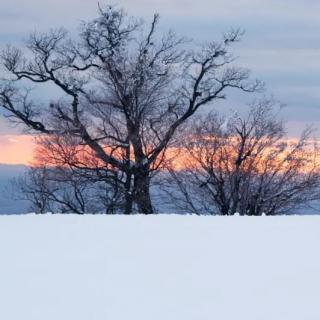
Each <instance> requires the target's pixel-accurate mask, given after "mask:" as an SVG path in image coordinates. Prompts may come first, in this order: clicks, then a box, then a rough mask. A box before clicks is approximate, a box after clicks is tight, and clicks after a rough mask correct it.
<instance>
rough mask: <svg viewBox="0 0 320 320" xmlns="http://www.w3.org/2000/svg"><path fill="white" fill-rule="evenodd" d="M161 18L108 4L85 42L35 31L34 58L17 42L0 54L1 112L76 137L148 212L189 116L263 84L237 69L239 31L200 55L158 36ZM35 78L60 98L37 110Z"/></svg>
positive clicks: (85, 29)
mask: <svg viewBox="0 0 320 320" xmlns="http://www.w3.org/2000/svg"><path fill="white" fill-rule="evenodd" d="M158 20H159V17H158V15H155V16H154V19H153V21H152V23H151V26H150V28H148V29H147V30H146V28H145V25H144V24H143V23H142V22H141V21H140V20H136V19H133V18H127V17H126V15H125V13H124V12H123V11H122V10H118V9H116V8H114V7H109V6H108V7H106V8H99V16H98V18H96V19H94V20H93V21H90V22H88V23H83V24H82V26H81V31H80V34H79V38H78V39H77V40H72V39H70V38H68V35H67V32H66V31H65V30H64V29H58V30H52V31H50V32H48V33H44V34H39V33H34V34H32V35H31V37H30V38H29V41H28V43H27V48H28V49H29V50H30V51H31V58H26V57H24V55H23V53H22V52H21V51H20V50H18V49H16V48H13V47H10V46H9V47H7V49H5V50H4V51H3V52H2V54H1V58H2V65H3V67H4V68H5V69H6V70H7V72H8V73H9V74H11V75H12V78H11V79H8V80H7V81H2V82H1V84H0V106H1V107H2V108H3V109H5V110H6V111H7V113H8V115H9V116H10V117H11V119H12V118H13V119H14V120H17V121H19V122H22V123H24V124H25V125H26V126H27V127H28V128H29V129H31V130H32V131H33V132H37V133H39V134H41V135H48V136H52V135H55V136H59V137H60V138H61V139H63V138H64V137H65V136H71V137H73V138H74V139H76V140H77V141H78V143H79V144H80V145H82V146H85V147H86V150H88V149H90V150H91V152H92V154H93V155H94V156H95V157H96V158H97V159H98V160H99V163H100V164H101V166H102V167H104V168H108V169H112V171H113V172H116V171H117V172H118V174H117V175H118V176H119V177H121V179H122V181H121V182H122V184H124V185H125V189H124V190H125V198H126V212H127V213H130V212H132V205H133V204H134V203H135V204H136V205H137V207H138V211H139V212H141V213H145V214H148V213H152V212H153V207H152V203H151V199H150V181H151V178H152V177H153V173H154V172H155V171H157V169H158V168H159V166H161V163H162V160H163V159H164V158H165V153H166V150H167V148H168V146H169V145H170V143H171V141H172V138H173V136H174V134H175V132H176V131H177V130H178V128H180V127H181V125H183V124H184V123H185V122H186V120H188V119H189V118H190V117H192V116H193V115H194V114H195V113H196V112H197V111H198V110H199V109H200V108H203V107H204V106H206V105H211V104H212V103H214V102H215V101H217V100H219V99H224V98H225V97H226V90H227V89H228V88H237V89H240V90H243V91H248V92H252V91H255V90H256V89H257V88H258V87H259V86H260V84H259V83H258V82H249V81H248V77H249V73H248V71H247V70H244V69H241V68H238V67H236V66H234V64H233V61H234V58H233V57H232V55H231V54H230V49H229V48H230V46H231V45H232V44H234V43H235V42H237V41H238V40H239V38H240V36H241V32H239V31H238V30H233V31H231V32H230V33H228V34H226V35H224V36H223V38H222V40H221V41H220V42H210V43H208V44H206V45H204V46H202V47H200V48H199V49H198V50H197V51H194V50H190V49H188V48H190V45H189V44H188V46H186V40H185V39H184V38H179V37H177V36H176V35H175V34H174V33H173V32H169V33H167V34H165V35H163V36H162V37H161V36H158V35H157V25H158ZM26 81H27V82H31V83H37V84H38V85H39V88H41V85H43V84H46V83H50V84H51V85H52V86H53V87H56V88H57V89H58V90H59V92H61V97H60V98H57V99H54V100H53V101H52V102H51V103H48V105H41V106H38V105H37V104H36V103H35V102H34V101H32V99H31V98H30V95H29V94H28V91H25V90H23V89H22V85H23V84H25V83H26ZM115 150H116V151H117V152H116V153H115ZM89 169H90V168H89Z"/></svg>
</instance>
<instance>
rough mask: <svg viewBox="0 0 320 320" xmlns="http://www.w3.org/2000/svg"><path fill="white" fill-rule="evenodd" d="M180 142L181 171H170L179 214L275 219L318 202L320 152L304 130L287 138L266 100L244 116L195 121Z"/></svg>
mask: <svg viewBox="0 0 320 320" xmlns="http://www.w3.org/2000/svg"><path fill="white" fill-rule="evenodd" d="M193 126H194V130H192V132H190V135H189V137H188V138H187V139H184V141H187V142H183V143H182V145H183V148H184V149H185V150H186V153H187V155H188V156H186V157H184V158H183V161H184V166H185V168H186V169H185V170H181V171H179V172H177V171H174V170H172V169H171V170H170V171H171V177H172V178H171V179H173V181H175V183H176V187H177V189H178V190H179V194H175V193H174V192H172V189H171V190H170V194H171V195H173V196H174V198H175V199H174V200H175V201H176V202H177V203H178V204H179V205H180V207H181V208H183V209H184V210H188V211H192V212H196V213H203V212H207V213H211V214H222V215H233V214H234V213H236V212H239V213H240V214H241V215H261V214H262V213H265V214H266V215H275V214H283V213H288V212H290V210H293V209H296V208H299V207H302V206H303V205H305V204H306V203H308V202H310V201H312V200H316V199H319V198H320V193H319V182H320V171H319V169H320V166H319V165H320V164H319V162H318V161H319V149H318V147H317V145H315V144H313V142H312V140H310V134H311V130H306V131H304V133H303V134H302V136H301V138H300V139H299V140H298V141H290V140H288V139H287V138H286V135H285V130H284V126H283V123H282V122H281V120H279V119H278V115H277V114H276V113H275V112H274V111H273V103H272V102H271V101H261V102H259V103H256V104H254V105H252V106H251V108H250V111H249V114H248V116H247V117H239V116H238V115H234V116H233V117H231V118H230V119H227V120H226V119H223V118H221V117H219V116H218V115H217V114H215V113H213V114H211V115H210V116H209V117H206V118H200V119H197V121H196V122H194V124H193Z"/></svg>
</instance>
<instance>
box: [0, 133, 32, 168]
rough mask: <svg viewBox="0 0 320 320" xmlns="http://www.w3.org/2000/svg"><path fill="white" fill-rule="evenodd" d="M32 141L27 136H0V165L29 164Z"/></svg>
mask: <svg viewBox="0 0 320 320" xmlns="http://www.w3.org/2000/svg"><path fill="white" fill-rule="evenodd" d="M33 139H34V138H33V137H31V136H27V135H2V136H0V150H1V152H0V163H5V164H25V165H27V164H29V163H30V161H31V160H32V157H33V149H34V144H33Z"/></svg>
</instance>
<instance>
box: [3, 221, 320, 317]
mask: <svg viewBox="0 0 320 320" xmlns="http://www.w3.org/2000/svg"><path fill="white" fill-rule="evenodd" d="M319 250H320V217H319V216H291V217H258V218H249V217H197V216H176V215H159V216H148V217H146V216H132V217H124V216H59V215H46V216H35V215H27V216H1V217H0V253H1V260H0V261H1V263H0V303H1V307H0V319H4V320H12V319H14V320H21V319H23V320H70V319H75V320H116V319H117V320H118V319H119V320H214V319H217V320H224V319H228V320H264V319H265V320H278V319H279V320H280V319H281V320H301V319H304V320H311V319H315V320H319V319H320V307H319V301H320V256H319Z"/></svg>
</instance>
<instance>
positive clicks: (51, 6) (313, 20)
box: [0, 0, 320, 163]
mask: <svg viewBox="0 0 320 320" xmlns="http://www.w3.org/2000/svg"><path fill="white" fill-rule="evenodd" d="M103 3H104V2H103V1H100V4H101V5H102V4H103ZM106 3H108V4H109V2H106ZM112 4H117V5H118V6H120V7H123V8H124V9H125V10H126V11H127V12H128V13H129V15H134V16H138V17H143V18H145V19H146V20H147V21H149V20H150V19H151V18H152V15H153V13H155V12H157V13H159V14H160V16H161V18H162V21H161V25H162V28H164V29H168V28H172V29H173V30H175V31H176V32H177V33H179V34H181V35H187V36H188V37H192V38H194V39H195V40H196V41H197V42H201V41H210V40H216V39H219V36H220V35H221V33H223V32H224V31H226V30H229V29H230V28H231V27H240V28H242V29H244V30H245V31H246V33H245V36H244V38H243V40H242V41H241V42H240V43H239V44H237V47H236V50H235V53H236V55H237V56H239V59H238V62H239V65H241V66H243V67H248V68H249V69H251V71H252V76H253V77H254V78H259V79H260V80H262V81H264V82H265V83H266V89H267V91H266V94H268V95H273V96H274V97H275V98H276V99H277V100H279V101H281V103H283V104H285V105H286V107H285V108H284V110H283V111H282V116H283V118H284V119H285V120H286V121H287V122H288V132H289V135H291V136H297V135H298V134H299V132H300V131H301V130H302V128H303V127H304V126H305V125H307V124H311V125H313V126H314V127H315V128H320V90H319V89H320V19H319V12H320V1H319V0H290V1H289V0H268V1H258V0H234V1H223V0H197V1H194V0H161V1H160V0H118V1H117V2H112ZM96 13H97V2H96V1H92V0H27V1H26V0H10V1H1V2H0V48H2V47H3V46H4V45H5V44H7V43H11V44H16V45H21V44H22V43H23V40H24V39H25V38H26V37H27V36H28V33H30V32H32V31H34V30H39V31H46V30H48V29H49V28H51V27H59V26H64V27H66V28H67V29H70V30H71V31H74V30H76V27H77V25H78V24H79V22H80V21H82V20H87V19H90V18H93V17H95V15H96ZM249 100H250V98H248V102H249ZM229 106H230V108H233V109H236V108H240V107H241V106H238V105H237V98H236V97H232V96H231V97H230V99H229V100H228V107H229ZM319 134H320V132H319V133H318V135H319ZM31 157H32V139H31V138H29V137H26V136H25V135H24V134H23V133H22V132H21V131H20V130H19V129H17V128H11V127H10V125H9V124H8V122H7V121H5V120H3V119H1V118H0V163H28V162H29V161H30V159H31Z"/></svg>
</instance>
